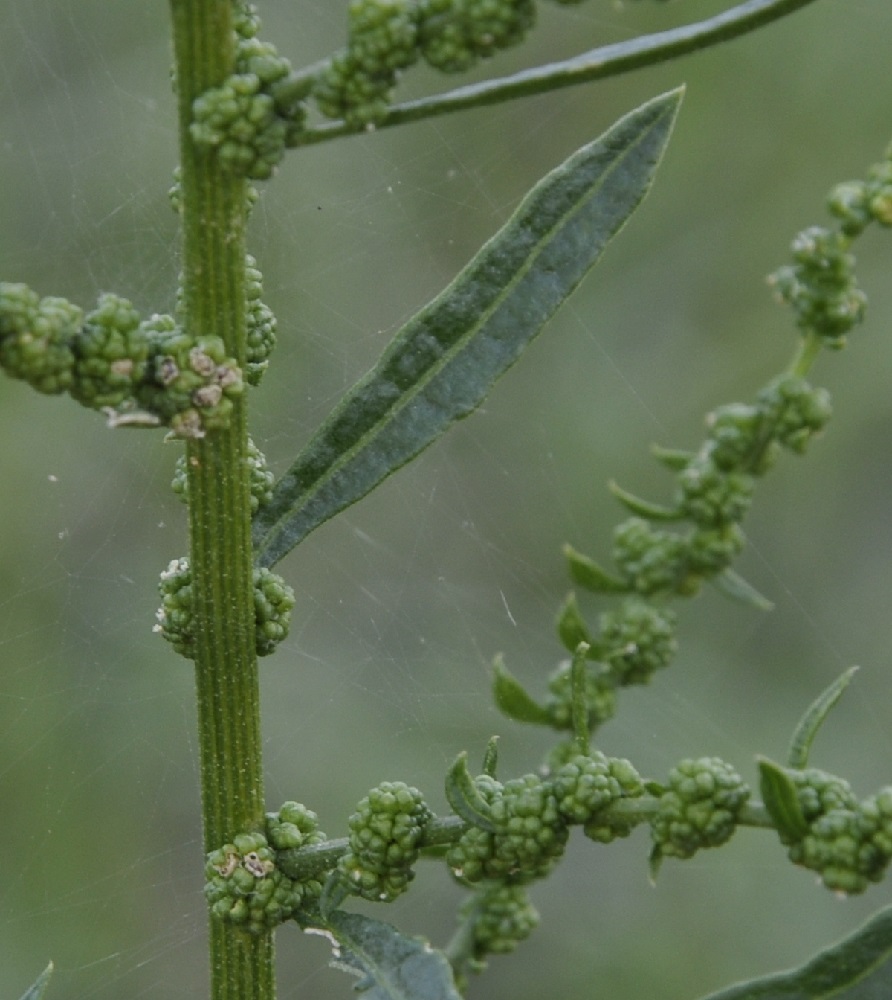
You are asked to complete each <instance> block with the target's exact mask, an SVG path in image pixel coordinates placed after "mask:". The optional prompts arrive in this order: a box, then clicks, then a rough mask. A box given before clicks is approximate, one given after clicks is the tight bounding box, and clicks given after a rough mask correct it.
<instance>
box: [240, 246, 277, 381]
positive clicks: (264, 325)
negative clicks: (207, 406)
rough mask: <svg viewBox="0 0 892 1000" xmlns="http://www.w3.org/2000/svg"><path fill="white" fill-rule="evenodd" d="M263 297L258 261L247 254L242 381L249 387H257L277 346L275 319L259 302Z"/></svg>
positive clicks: (265, 306)
mask: <svg viewBox="0 0 892 1000" xmlns="http://www.w3.org/2000/svg"><path fill="white" fill-rule="evenodd" d="M262 296H263V275H262V274H261V273H260V270H259V269H258V267H257V261H256V260H255V259H254V258H253V257H252V256H251V255H250V254H248V255H247V256H246V259H245V302H246V316H245V326H246V344H245V381H246V382H247V383H248V384H249V385H258V384H259V382H260V379H261V378H262V377H263V373H264V372H265V371H266V369H267V368H268V367H269V357H270V355H271V354H272V353H273V348H274V347H275V346H276V317H275V314H274V313H273V311H272V309H270V307H269V306H268V305H266V303H265V302H262V301H261V298H262Z"/></svg>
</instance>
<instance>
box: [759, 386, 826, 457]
mask: <svg viewBox="0 0 892 1000" xmlns="http://www.w3.org/2000/svg"><path fill="white" fill-rule="evenodd" d="M757 405H758V407H759V410H760V412H761V413H762V414H763V418H764V421H765V424H766V427H767V428H769V429H770V433H771V435H772V437H773V439H774V440H776V441H777V442H778V444H780V445H782V446H783V447H784V448H788V449H789V450H790V451H794V452H796V453H798V454H801V453H802V452H804V451H805V449H806V447H807V446H808V443H809V442H810V441H811V439H812V438H813V437H815V436H816V435H817V434H819V433H820V432H821V431H822V430H823V429H824V427H825V426H826V425H827V422H828V421H829V420H830V417H831V416H832V415H833V407H832V406H831V403H830V394H829V393H828V392H827V390H826V389H822V388H815V387H814V386H812V385H810V384H809V383H808V382H807V381H806V380H805V379H804V378H801V377H800V376H798V375H781V376H779V377H778V378H776V379H774V380H773V381H771V382H769V383H768V385H767V386H765V388H764V389H763V390H762V391H761V392H760V393H759V395H758V398H757Z"/></svg>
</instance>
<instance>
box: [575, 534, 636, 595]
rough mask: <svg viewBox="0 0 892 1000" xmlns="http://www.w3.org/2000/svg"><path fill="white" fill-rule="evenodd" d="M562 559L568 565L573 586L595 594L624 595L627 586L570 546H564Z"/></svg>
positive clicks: (623, 581)
mask: <svg viewBox="0 0 892 1000" xmlns="http://www.w3.org/2000/svg"><path fill="white" fill-rule="evenodd" d="M563 552H564V557H565V558H566V560H567V562H568V563H569V564H570V577H571V579H572V580H573V582H574V583H575V584H578V585H579V586H580V587H582V588H584V589H585V590H591V591H593V592H594V593H595V594H625V593H627V592H628V589H629V585H628V584H627V583H626V582H625V580H621V579H620V578H619V577H618V576H613V574H612V573H608V572H607V570H606V569H603V568H602V567H601V566H599V565H598V564H597V563H596V562H595V560H594V559H592V558H591V557H590V556H584V555H583V554H582V553H581V552H577V551H576V549H574V548H573V546H572V545H565V546H564V549H563Z"/></svg>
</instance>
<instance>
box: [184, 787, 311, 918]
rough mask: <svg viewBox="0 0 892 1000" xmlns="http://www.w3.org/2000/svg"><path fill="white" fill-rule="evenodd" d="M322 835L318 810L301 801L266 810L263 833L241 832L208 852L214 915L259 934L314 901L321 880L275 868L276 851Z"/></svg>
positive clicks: (305, 843) (207, 885) (308, 844)
mask: <svg viewBox="0 0 892 1000" xmlns="http://www.w3.org/2000/svg"><path fill="white" fill-rule="evenodd" d="M324 840H325V834H324V833H322V832H321V831H320V830H319V821H318V818H317V816H316V814H315V813H314V812H312V811H311V810H309V809H307V808H305V807H304V806H302V805H300V804H299V803H297V802H286V803H285V804H284V805H283V806H282V808H281V809H280V810H279V811H278V812H275V813H267V816H266V834H265V835H264V834H262V833H246V834H241V835H240V836H238V837H236V838H235V840H234V841H233V842H232V843H231V844H224V845H223V846H222V847H220V848H218V849H217V850H216V851H212V852H211V853H210V854H209V855H208V858H207V863H206V865H205V876H206V878H207V882H206V883H205V887H204V891H205V895H206V897H207V899H208V902H209V903H210V907H211V913H212V915H213V916H214V917H216V918H217V919H218V920H224V921H226V922H227V923H232V924H236V925H237V926H239V927H241V928H242V929H243V930H246V931H248V932H249V933H252V934H260V933H262V932H264V931H267V930H270V929H271V928H273V927H276V926H277V925H278V924H281V923H282V922H283V921H285V920H288V919H290V918H291V917H293V916H295V915H296V914H297V912H298V911H299V910H300V909H302V908H305V907H307V906H308V905H310V904H313V903H315V902H316V901H317V900H318V899H319V896H320V895H321V893H322V884H321V883H320V882H319V881H318V880H317V879H314V878H309V879H307V880H305V881H296V880H294V879H291V878H288V877H287V876H286V875H285V874H284V873H283V872H281V871H280V870H279V869H278V868H277V867H276V860H275V852H276V851H277V850H287V849H290V848H296V847H311V846H313V845H314V844H320V843H322V842H324Z"/></svg>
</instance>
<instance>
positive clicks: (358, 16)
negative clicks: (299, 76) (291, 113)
mask: <svg viewBox="0 0 892 1000" xmlns="http://www.w3.org/2000/svg"><path fill="white" fill-rule="evenodd" d="M417 33H418V25H417V9H416V4H415V2H414V0H350V4H349V6H348V7H347V48H346V49H344V50H343V51H342V52H339V53H337V54H336V55H335V56H334V57H333V58H332V60H331V62H330V63H329V65H328V66H327V67H326V69H325V70H324V71H323V72H322V73H321V74H320V76H319V77H318V78H317V80H316V82H315V85H314V87H313V97H314V98H315V100H316V104H317V106H318V108H319V110H320V111H321V112H322V114H323V115H325V116H326V117H327V118H343V119H344V121H346V122H347V123H348V124H349V125H352V126H353V127H355V128H365V127H367V126H370V125H374V124H375V123H376V122H378V121H380V120H381V119H382V118H383V117H384V115H385V113H386V112H387V105H388V103H389V102H390V96H391V93H392V91H393V88H394V87H395V86H396V82H397V78H398V76H399V74H400V72H401V71H402V70H404V69H406V68H407V67H409V66H411V65H412V64H413V63H414V62H415V61H416V60H417V59H418V47H417V46H418V40H417Z"/></svg>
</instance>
